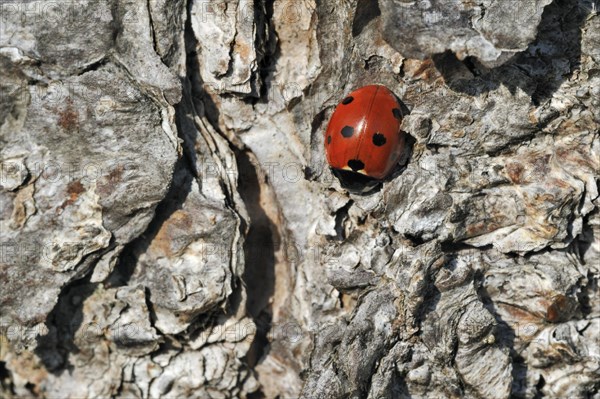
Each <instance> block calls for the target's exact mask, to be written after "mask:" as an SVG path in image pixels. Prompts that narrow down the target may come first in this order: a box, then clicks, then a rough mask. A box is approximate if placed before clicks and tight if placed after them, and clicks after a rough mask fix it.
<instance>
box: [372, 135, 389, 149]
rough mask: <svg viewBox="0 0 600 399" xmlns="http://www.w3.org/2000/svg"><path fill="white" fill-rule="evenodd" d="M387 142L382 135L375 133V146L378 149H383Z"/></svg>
mask: <svg viewBox="0 0 600 399" xmlns="http://www.w3.org/2000/svg"><path fill="white" fill-rule="evenodd" d="M386 141H387V140H386V139H385V136H384V135H383V134H381V133H375V134H374V135H373V144H375V145H376V146H377V147H381V146H382V145H384V144H385V142H386Z"/></svg>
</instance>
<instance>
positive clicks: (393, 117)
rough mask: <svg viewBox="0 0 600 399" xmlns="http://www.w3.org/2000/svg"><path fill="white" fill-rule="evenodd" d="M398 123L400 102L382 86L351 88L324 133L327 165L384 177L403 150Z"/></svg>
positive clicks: (340, 169)
mask: <svg viewBox="0 0 600 399" xmlns="http://www.w3.org/2000/svg"><path fill="white" fill-rule="evenodd" d="M401 123H402V111H401V106H400V103H399V101H398V99H397V98H396V96H395V95H394V93H392V92H391V91H390V90H389V89H387V88H386V87H385V86H381V85H371V86H365V87H361V88H360V89H358V90H355V91H353V92H352V93H350V94H349V95H348V96H347V97H346V98H344V99H343V100H342V101H341V102H340V103H339V104H338V105H337V107H336V109H335V111H334V113H333V115H332V116H331V120H330V121H329V125H328V126H327V131H326V132H325V153H326V154H327V161H328V162H329V165H330V166H331V168H332V169H333V170H334V172H342V174H345V175H346V176H348V175H350V176H353V175H356V174H359V175H363V177H364V176H366V177H368V178H371V179H375V180H382V179H385V178H386V177H387V176H388V175H389V174H390V173H391V172H392V170H393V169H394V167H395V166H396V164H397V163H398V161H399V159H400V156H401V155H402V152H403V150H404V143H405V137H404V136H405V134H404V132H403V131H401V130H400V124H401ZM348 172H349V173H348ZM336 174H337V175H338V177H340V173H336ZM357 177H361V176H357Z"/></svg>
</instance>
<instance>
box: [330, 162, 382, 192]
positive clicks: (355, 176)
mask: <svg viewBox="0 0 600 399" xmlns="http://www.w3.org/2000/svg"><path fill="white" fill-rule="evenodd" d="M331 171H332V172H333V174H334V175H335V176H336V177H337V178H338V180H339V181H340V184H341V185H342V187H343V188H345V189H346V190H348V191H349V192H351V193H353V194H368V193H371V192H372V191H375V190H376V189H378V188H379V187H381V180H378V179H375V178H373V177H370V176H367V175H364V174H362V173H358V172H354V171H351V170H344V169H335V168H332V169H331Z"/></svg>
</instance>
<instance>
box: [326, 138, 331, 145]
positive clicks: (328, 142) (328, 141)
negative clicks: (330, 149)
mask: <svg viewBox="0 0 600 399" xmlns="http://www.w3.org/2000/svg"><path fill="white" fill-rule="evenodd" d="M327 144H331V136H327Z"/></svg>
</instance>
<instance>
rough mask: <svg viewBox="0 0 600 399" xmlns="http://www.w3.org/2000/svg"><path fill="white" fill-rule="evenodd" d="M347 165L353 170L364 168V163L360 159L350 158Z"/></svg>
mask: <svg viewBox="0 0 600 399" xmlns="http://www.w3.org/2000/svg"><path fill="white" fill-rule="evenodd" d="M348 166H350V169H352V170H353V171H355V172H358V171H359V170H361V169H364V168H365V164H364V163H363V162H362V161H361V160H360V159H351V160H349V161H348Z"/></svg>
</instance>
